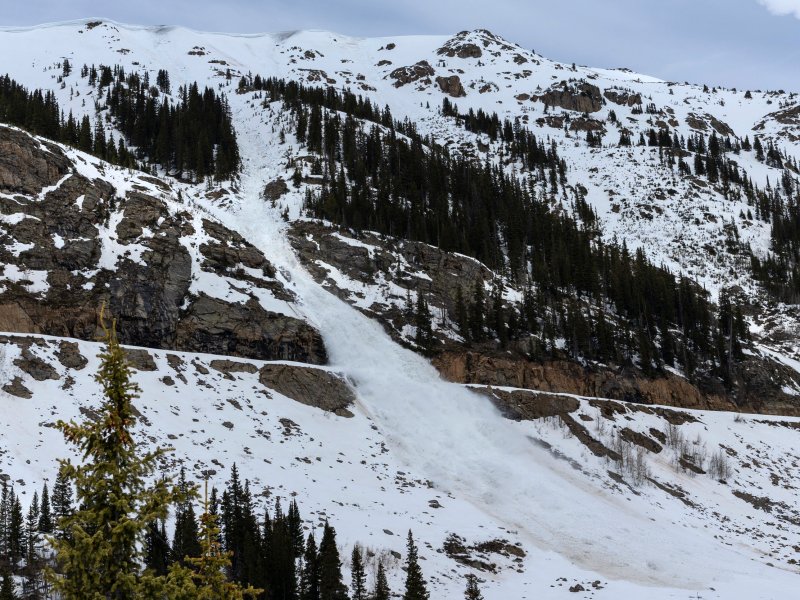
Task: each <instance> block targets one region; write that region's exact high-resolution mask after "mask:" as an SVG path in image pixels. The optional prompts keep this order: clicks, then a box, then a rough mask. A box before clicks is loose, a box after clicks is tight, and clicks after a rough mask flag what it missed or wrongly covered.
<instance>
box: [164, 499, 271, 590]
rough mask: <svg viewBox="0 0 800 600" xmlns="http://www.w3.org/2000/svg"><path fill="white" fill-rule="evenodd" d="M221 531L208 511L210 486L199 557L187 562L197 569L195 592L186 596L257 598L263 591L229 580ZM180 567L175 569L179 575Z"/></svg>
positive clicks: (228, 563)
mask: <svg viewBox="0 0 800 600" xmlns="http://www.w3.org/2000/svg"><path fill="white" fill-rule="evenodd" d="M219 538H220V530H219V526H218V525H217V515H215V514H212V513H211V512H210V510H209V503H208V484H206V500H205V502H204V510H203V514H202V515H201V517H200V556H199V557H196V558H192V557H189V558H188V559H187V560H186V562H187V563H188V564H189V565H190V566H191V567H193V568H194V569H195V573H194V574H193V575H192V577H193V579H194V581H195V583H194V586H195V590H194V592H193V594H192V595H189V596H187V600H188V598H192V599H195V600H243V599H244V598H246V597H250V598H257V597H258V595H259V594H261V593H262V592H263V590H260V589H255V588H253V587H250V586H248V587H246V588H242V587H241V586H240V585H239V584H238V583H235V582H231V581H228V578H227V577H226V575H225V574H226V572H227V571H228V570H229V569H230V566H231V554H230V553H229V552H226V551H225V550H224V549H223V548H222V544H221V543H220V541H219ZM179 569H181V568H180V567H179V568H177V569H175V572H176V573H179V572H180V571H179Z"/></svg>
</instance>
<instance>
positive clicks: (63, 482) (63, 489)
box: [52, 470, 74, 538]
mask: <svg viewBox="0 0 800 600" xmlns="http://www.w3.org/2000/svg"><path fill="white" fill-rule="evenodd" d="M72 496H73V491H72V484H71V483H70V481H69V479H68V478H67V476H66V473H65V472H63V471H61V470H59V472H58V476H57V477H56V482H55V484H54V485H53V500H52V507H53V510H52V512H53V521H54V528H55V530H56V531H57V532H58V533H57V537H61V538H64V537H67V536H68V533H67V531H66V529H65V528H64V526H63V523H66V519H67V518H68V517H70V516H72V513H73V511H74V508H73V505H72V504H73V499H72Z"/></svg>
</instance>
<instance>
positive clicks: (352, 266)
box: [290, 221, 492, 329]
mask: <svg viewBox="0 0 800 600" xmlns="http://www.w3.org/2000/svg"><path fill="white" fill-rule="evenodd" d="M334 233H336V232H335V230H333V229H331V228H330V227H327V226H324V225H320V224H317V223H314V222H311V221H305V222H297V223H294V224H293V225H292V228H291V233H290V237H291V241H292V246H293V247H294V249H295V251H296V252H297V253H298V255H299V257H300V260H301V261H302V262H303V264H304V265H305V266H306V267H307V268H308V269H309V270H310V271H311V272H312V274H313V275H314V276H315V278H317V280H319V281H326V278H327V275H328V273H327V271H326V270H325V269H324V268H321V267H320V266H319V265H318V264H317V263H316V261H317V260H318V259H321V258H323V257H324V261H325V262H326V263H327V264H330V265H333V266H334V267H336V268H338V269H339V270H341V271H342V272H343V273H344V274H345V275H347V277H349V278H350V279H353V280H355V281H358V282H362V283H364V284H367V285H369V284H373V283H374V279H375V274H376V273H378V272H380V273H382V274H383V276H384V278H385V279H386V281H387V282H393V283H395V284H397V285H398V286H400V287H403V288H408V289H418V290H423V291H424V292H425V294H426V297H427V298H428V299H429V301H430V303H431V304H432V305H436V306H443V307H445V309H446V310H447V311H448V312H450V313H451V314H452V313H453V312H454V311H455V308H456V306H455V304H456V290H457V289H458V288H459V287H461V288H462V290H464V291H465V292H466V291H468V290H471V289H472V288H473V287H474V285H475V282H476V281H478V282H480V283H481V284H483V283H484V282H487V281H491V279H492V272H491V271H490V270H489V269H487V268H486V267H485V266H484V265H482V264H481V263H480V262H478V261H476V260H474V259H472V258H469V257H466V256H463V255H459V254H454V253H451V252H444V251H443V250H441V249H439V248H436V247H434V246H429V245H428V244H423V243H421V242H410V241H404V240H389V239H383V238H381V237H379V236H376V235H373V234H365V235H363V236H362V237H361V239H360V240H359V242H361V244H348V243H347V242H346V241H344V240H343V239H342V238H341V237H339V236H338V235H334ZM309 236H311V238H309ZM365 245H370V246H373V248H374V249H373V250H372V251H369V250H367V248H366V247H365ZM398 256H400V257H401V258H402V260H403V262H404V263H405V264H404V267H403V268H400V269H398V268H396V267H397V262H398V261H397V258H398ZM328 283H333V282H332V281H330V280H328ZM330 289H331V291H333V292H334V293H337V294H338V295H339V296H340V297H341V298H342V299H344V300H347V301H350V300H351V298H350V297H349V296H348V294H347V293H345V292H344V291H342V290H338V289H337V288H336V287H335V286H332V287H331V288H330ZM372 309H373V311H374V312H371V314H372V315H375V314H378V315H380V316H381V317H382V318H387V319H389V320H390V321H392V320H396V323H394V324H395V326H396V327H397V328H398V329H402V325H403V324H404V317H403V315H402V314H401V311H390V312H388V313H387V312H384V309H383V308H381V307H380V306H378V305H375V306H373V307H372Z"/></svg>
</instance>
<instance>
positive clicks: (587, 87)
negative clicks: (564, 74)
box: [533, 81, 603, 113]
mask: <svg viewBox="0 0 800 600" xmlns="http://www.w3.org/2000/svg"><path fill="white" fill-rule="evenodd" d="M533 100H538V101H540V102H543V103H544V104H546V105H547V106H552V107H558V108H563V109H565V110H574V111H577V112H584V113H591V112H597V111H598V110H600V109H601V108H602V107H603V97H602V96H601V95H600V88H598V87H597V86H596V85H592V84H591V83H587V82H585V81H579V82H574V81H573V82H566V81H562V82H561V83H560V84H557V85H555V86H553V87H551V88H550V89H549V90H548V91H546V92H545V93H544V94H541V95H539V96H533Z"/></svg>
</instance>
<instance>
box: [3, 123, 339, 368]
mask: <svg viewBox="0 0 800 600" xmlns="http://www.w3.org/2000/svg"><path fill="white" fill-rule="evenodd" d="M76 160H83V158H81V157H79V158H77V159H76ZM95 168H96V169H97V170H98V171H99V172H100V174H101V176H102V171H103V169H105V168H108V167H106V166H104V165H102V164H99V163H98V164H97V165H96V166H95ZM129 187H130V191H128V192H127V193H126V194H125V195H124V197H120V196H119V194H118V191H117V190H116V189H115V188H114V187H113V186H112V185H111V184H110V183H108V182H107V181H105V180H104V179H103V178H102V177H100V178H96V179H93V180H90V179H88V178H87V177H86V176H84V175H82V174H81V169H79V168H78V165H76V164H73V162H72V160H71V159H70V157H69V156H68V155H67V154H65V153H64V152H63V151H62V150H61V148H60V147H59V146H57V145H55V144H51V143H48V142H45V141H41V140H38V139H36V138H33V137H32V136H30V135H28V134H26V133H24V132H21V131H19V130H16V129H12V128H7V127H0V191H2V192H3V195H2V196H0V215H3V216H4V217H5V218H4V219H2V221H0V265H2V266H0V269H1V270H0V279H2V280H3V281H2V283H3V285H1V286H0V330H4V331H11V332H18V333H38V334H47V335H56V336H62V337H72V338H78V339H84V340H96V339H98V337H99V334H100V331H99V329H98V314H97V313H98V311H99V308H100V307H101V306H102V305H103V304H105V305H106V307H107V312H108V313H109V314H111V315H113V316H114V318H116V320H117V328H118V332H119V336H120V341H121V342H122V343H124V344H127V345H132V346H142V347H150V348H162V349H174V350H184V351H195V352H210V353H218V354H226V353H227V354H233V355H237V356H243V357H247V358H255V359H262V360H271V359H292V360H300V361H304V362H310V363H314V364H319V363H324V362H325V361H326V353H325V349H324V345H323V343H322V340H321V338H320V336H319V334H318V333H317V332H316V330H314V329H313V328H312V327H311V326H310V325H308V324H307V323H305V322H303V321H301V320H299V319H297V318H294V317H290V316H287V315H285V314H277V313H275V312H272V311H268V310H266V309H265V308H264V307H263V306H262V305H261V303H260V300H259V299H258V295H257V294H256V293H254V291H252V290H258V291H259V294H266V295H268V296H271V297H273V298H275V300H277V301H282V302H286V303H289V302H292V301H293V299H294V296H293V295H292V294H291V293H290V292H289V291H288V290H286V289H285V288H284V287H283V285H282V284H281V283H280V282H279V281H278V280H277V279H276V278H275V269H274V267H273V266H272V265H271V264H270V263H269V261H268V260H267V259H266V257H264V255H263V254H262V253H261V252H260V251H258V250H257V249H256V248H255V247H253V246H252V245H251V244H249V243H248V242H247V241H246V240H244V239H243V238H242V237H241V236H240V235H238V234H237V233H235V232H233V231H231V230H229V229H227V228H225V227H223V226H222V225H220V224H218V223H216V222H213V221H211V220H208V219H204V220H202V221H201V222H200V223H198V222H197V221H195V219H194V217H193V215H191V214H189V213H188V212H185V211H183V210H181V207H180V204H178V203H177V202H175V198H174V197H170V196H169V195H167V194H166V193H167V192H169V189H170V188H169V186H168V185H167V184H166V183H164V182H160V181H158V180H156V179H154V178H152V177H147V176H142V177H139V178H136V179H134V183H133V184H132V185H130V186H129ZM165 195H166V196H167V197H166V198H165ZM170 202H172V203H171V204H170ZM14 248H16V250H14ZM192 248H196V249H197V250H196V254H195V255H194V256H193V254H192V252H191V251H190V250H191V249H192ZM15 273H19V275H15ZM201 275H202V278H201ZM208 277H216V278H217V279H216V280H215V283H213V284H212V285H211V287H210V288H209V289H211V290H213V289H215V288H216V289H219V288H220V287H222V288H223V289H224V288H227V289H229V290H230V293H228V294H220V297H214V298H212V297H210V296H208V295H207V294H206V292H204V289H205V288H203V287H202V285H198V284H194V283H193V281H197V280H198V279H208ZM193 286H194V287H193ZM217 293H219V292H217ZM232 295H235V296H239V297H240V298H241V297H242V296H244V300H241V299H239V300H233V299H232V300H229V299H228V297H229V296H232Z"/></svg>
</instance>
